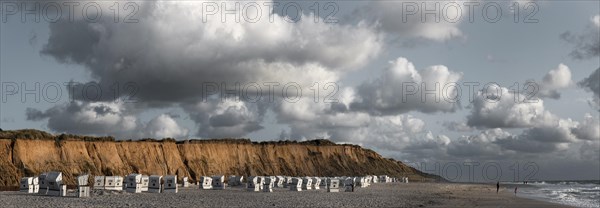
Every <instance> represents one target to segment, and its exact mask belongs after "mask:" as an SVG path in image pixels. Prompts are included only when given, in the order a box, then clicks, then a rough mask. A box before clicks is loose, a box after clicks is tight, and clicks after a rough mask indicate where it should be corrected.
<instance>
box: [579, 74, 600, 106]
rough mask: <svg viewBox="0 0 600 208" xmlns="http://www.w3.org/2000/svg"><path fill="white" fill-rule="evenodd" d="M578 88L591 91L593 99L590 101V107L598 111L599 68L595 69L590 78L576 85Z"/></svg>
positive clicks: (599, 98)
mask: <svg viewBox="0 0 600 208" xmlns="http://www.w3.org/2000/svg"><path fill="white" fill-rule="evenodd" d="M577 84H578V85H579V87H581V88H583V89H585V90H587V91H591V92H592V93H593V98H592V100H591V101H590V105H591V106H593V107H595V108H597V109H598V111H600V68H598V69H596V70H595V71H594V72H592V74H590V76H588V77H586V78H585V79H583V80H581V81H579V83H577Z"/></svg>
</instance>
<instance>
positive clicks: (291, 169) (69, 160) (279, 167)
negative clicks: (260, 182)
mask: <svg viewBox="0 0 600 208" xmlns="http://www.w3.org/2000/svg"><path fill="white" fill-rule="evenodd" d="M26 131H31V130H26ZM40 135H41V136H40ZM40 135H37V136H30V135H27V134H26V135H24V134H22V132H18V131H8V132H7V131H4V132H2V133H1V134H0V186H18V182H19V178H21V177H23V176H33V175H38V174H40V173H42V172H47V171H61V172H63V174H64V178H65V181H66V182H67V184H70V185H75V180H74V178H75V177H76V176H77V175H79V174H82V173H89V174H92V175H127V174H130V173H142V174H148V175H150V174H159V175H168V174H171V175H172V174H176V175H178V176H179V177H184V176H188V177H190V179H192V180H193V181H196V180H198V179H199V178H200V177H201V176H203V175H217V174H219V175H245V176H248V175H290V176H354V175H366V174H375V175H381V174H387V175H390V176H408V177H409V178H410V179H411V180H413V181H415V180H433V179H435V178H436V177H434V176H431V175H427V174H424V173H421V172H419V171H417V170H415V169H413V168H411V167H408V166H406V165H404V164H402V163H401V162H398V161H395V160H391V159H386V158H383V157H381V156H380V155H379V154H377V153H376V152H374V151H371V150H368V149H363V148H361V147H359V146H355V145H336V144H333V143H331V142H328V141H322V140H321V141H309V142H300V143H297V142H289V141H287V142H263V143H253V142H250V141H249V140H232V139H227V140H206V141H205V140H192V141H180V142H175V141H174V140H162V141H160V140H147V141H111V139H96V138H90V137H85V138H82V137H80V136H71V135H60V136H53V135H49V134H45V133H44V134H40ZM40 137H42V138H40Z"/></svg>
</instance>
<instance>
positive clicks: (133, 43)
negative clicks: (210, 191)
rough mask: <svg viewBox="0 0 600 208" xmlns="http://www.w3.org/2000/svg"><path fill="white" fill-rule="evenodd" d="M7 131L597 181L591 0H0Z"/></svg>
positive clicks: (484, 176) (599, 129)
mask: <svg viewBox="0 0 600 208" xmlns="http://www.w3.org/2000/svg"><path fill="white" fill-rule="evenodd" d="M0 16H1V17H0V20H1V21H0V82H1V86H0V87H1V88H0V91H1V93H2V97H1V100H0V101H1V102H0V128H2V129H4V130H9V129H25V128H35V129H40V130H44V131H48V132H52V133H55V134H61V133H70V134H84V135H98V136H106V135H109V136H114V137H115V138H117V139H139V138H148V137H152V138H166V137H170V138H176V139H181V140H183V139H203V138H250V139H252V140H255V141H265V140H282V139H288V140H310V139H321V138H324V139H329V140H332V141H334V142H337V143H351V144H358V145H361V146H363V147H365V148H369V149H373V150H375V151H377V152H379V153H380V154H382V155H383V156H385V157H390V158H394V159H397V160H401V161H403V162H405V163H407V164H409V165H411V166H413V167H416V168H418V169H420V170H423V171H426V172H430V173H435V174H439V175H442V176H443V177H445V178H447V179H450V180H453V181H469V182H471V181H477V182H480V181H496V180H505V181H522V180H565V179H596V180H598V179H599V178H600V121H599V120H600V119H599V116H600V115H599V112H600V95H599V94H600V55H599V53H600V2H598V1H454V2H449V1H440V2H435V1H424V2H421V1H360V0H353V1H332V2H324V1H270V0H263V1H240V2H236V1H227V2H226V3H225V2H218V1H200V0H198V1H174V0H171V1H160V0H156V1H118V2H117V1H27V2H25V3H22V2H15V1H1V2H0Z"/></svg>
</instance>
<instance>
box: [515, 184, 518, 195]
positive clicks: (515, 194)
mask: <svg viewBox="0 0 600 208" xmlns="http://www.w3.org/2000/svg"><path fill="white" fill-rule="evenodd" d="M517 188H518V187H516V186H515V196H516V195H517Z"/></svg>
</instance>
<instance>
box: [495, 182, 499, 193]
mask: <svg viewBox="0 0 600 208" xmlns="http://www.w3.org/2000/svg"><path fill="white" fill-rule="evenodd" d="M498 191H500V181H498V183H496V194H498Z"/></svg>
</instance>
